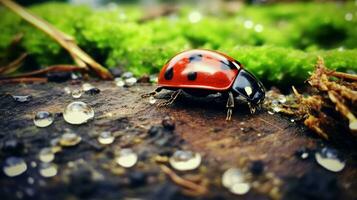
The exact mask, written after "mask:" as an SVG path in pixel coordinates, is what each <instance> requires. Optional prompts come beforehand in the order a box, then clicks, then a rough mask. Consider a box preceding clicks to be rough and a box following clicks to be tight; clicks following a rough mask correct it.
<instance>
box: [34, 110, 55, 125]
mask: <svg viewBox="0 0 357 200" xmlns="http://www.w3.org/2000/svg"><path fill="white" fill-rule="evenodd" d="M53 120H54V117H53V114H52V113H49V112H47V111H40V112H37V113H36V115H35V117H34V119H33V122H34V124H35V125H36V126H37V127H41V128H43V127H47V126H49V125H51V124H52V122H53Z"/></svg>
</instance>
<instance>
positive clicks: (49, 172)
mask: <svg viewBox="0 0 357 200" xmlns="http://www.w3.org/2000/svg"><path fill="white" fill-rule="evenodd" d="M39 172H40V174H41V176H43V177H45V178H50V177H54V176H56V175H57V172H58V170H57V166H56V165H55V164H53V163H41V165H40V168H39Z"/></svg>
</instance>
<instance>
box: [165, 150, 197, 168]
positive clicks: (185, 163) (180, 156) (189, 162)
mask: <svg viewBox="0 0 357 200" xmlns="http://www.w3.org/2000/svg"><path fill="white" fill-rule="evenodd" d="M201 159H202V158H201V155H200V154H199V153H195V152H192V151H183V150H178V151H176V152H175V153H174V154H173V155H172V156H171V157H170V159H169V162H170V165H171V166H172V167H173V168H174V169H176V170H179V171H187V170H193V169H196V168H198V167H199V166H200V164H201Z"/></svg>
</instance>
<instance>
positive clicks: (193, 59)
mask: <svg viewBox="0 0 357 200" xmlns="http://www.w3.org/2000/svg"><path fill="white" fill-rule="evenodd" d="M188 59H189V60H190V62H198V61H201V60H202V54H194V55H191V56H190V57H189V58H188Z"/></svg>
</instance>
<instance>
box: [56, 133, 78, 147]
mask: <svg viewBox="0 0 357 200" xmlns="http://www.w3.org/2000/svg"><path fill="white" fill-rule="evenodd" d="M81 140H82V138H81V137H80V136H79V135H77V134H75V133H64V134H63V135H62V136H61V138H60V140H59V144H60V145H61V146H65V147H70V146H75V145H77V144H78V143H80V142H81Z"/></svg>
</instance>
